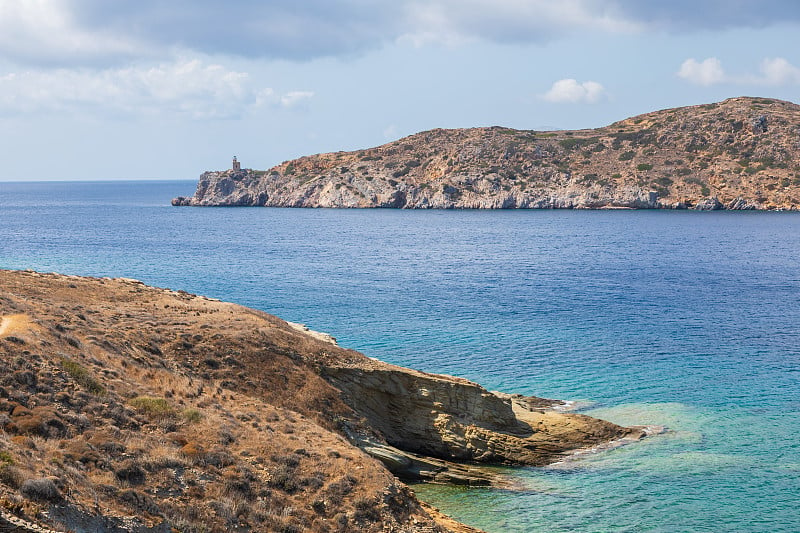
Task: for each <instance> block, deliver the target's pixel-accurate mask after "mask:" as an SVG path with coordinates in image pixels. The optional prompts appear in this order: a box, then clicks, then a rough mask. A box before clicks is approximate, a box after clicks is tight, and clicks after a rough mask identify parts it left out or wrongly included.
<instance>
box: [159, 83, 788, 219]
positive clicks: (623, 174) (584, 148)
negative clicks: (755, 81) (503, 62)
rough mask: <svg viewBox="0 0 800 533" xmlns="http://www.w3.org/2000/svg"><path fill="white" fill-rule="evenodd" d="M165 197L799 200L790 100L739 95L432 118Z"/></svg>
mask: <svg viewBox="0 0 800 533" xmlns="http://www.w3.org/2000/svg"><path fill="white" fill-rule="evenodd" d="M236 166H237V167H238V165H236ZM172 203H173V205H189V206H270V207H393V208H408V209H419V208H470V209H471V208H477V209H513V208H523V209H551V208H586V209H599V208H637V209H649V208H665V209H686V208H689V209H701V210H716V209H736V210H741V209H770V210H783V209H798V207H800V106H798V105H796V104H793V103H791V102H785V101H780V100H773V99H767V98H750V97H740V98H731V99H728V100H725V101H723V102H719V103H713V104H707V105H699V106H691V107H682V108H675V109H667V110H663V111H656V112H654V113H648V114H645V115H639V116H636V117H632V118H628V119H626V120H622V121H620V122H615V123H614V124H611V125H610V126H606V127H603V128H597V129H588V130H576V131H528V130H514V129H509V128H502V127H489V128H471V129H455V130H445V129H437V130H431V131H426V132H422V133H418V134H416V135H411V136H410V137H405V138H403V139H400V140H397V141H394V142H391V143H389V144H385V145H383V146H378V147H375V148H369V149H365V150H358V151H354V152H336V153H328V154H319V155H313V156H308V157H301V158H299V159H295V160H293V161H286V162H284V163H281V164H280V165H277V166H275V167H273V168H271V169H269V170H266V171H260V170H250V169H244V170H242V169H236V170H233V169H232V170H227V171H216V172H205V173H204V174H202V175H201V176H200V180H199V182H198V185H197V190H196V192H195V194H194V196H192V197H189V198H184V197H179V198H175V199H174V200H173V202H172Z"/></svg>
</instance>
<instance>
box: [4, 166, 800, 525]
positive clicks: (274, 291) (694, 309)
mask: <svg viewBox="0 0 800 533" xmlns="http://www.w3.org/2000/svg"><path fill="white" fill-rule="evenodd" d="M193 187H194V183H193V182H189V181H170V182H147V181H131V182H48V183H46V182H40V183H0V243H2V244H1V245H0V267H1V268H9V269H28V268H29V269H35V270H40V271H57V272H62V273H67V274H80V275H91V276H112V277H131V278H136V279H140V280H142V281H144V282H146V283H148V284H152V285H156V286H161V287H169V288H173V289H183V290H187V291H189V292H194V293H199V294H204V295H207V296H212V297H216V298H221V299H224V300H229V301H234V302H237V303H240V304H243V305H247V306H251V307H255V308H258V309H262V310H264V311H267V312H269V313H273V314H276V315H278V316H280V317H281V318H284V319H286V320H290V321H294V322H302V323H305V324H307V325H308V326H309V327H311V328H312V329H315V330H319V331H325V332H328V333H330V334H332V335H334V336H335V337H337V339H338V340H339V343H340V344H341V345H343V346H346V347H350V348H354V349H357V350H360V351H363V352H364V353H366V354H367V355H369V356H373V357H377V358H379V359H382V360H385V361H388V362H391V363H396V364H400V365H403V366H408V367H412V368H417V369H420V370H424V371H429V372H438V373H447V374H453V375H458V376H462V377H466V378H468V379H472V380H475V381H478V382H480V383H481V384H483V385H484V386H486V387H487V388H489V389H493V390H503V391H506V392H514V393H522V394H532V395H537V396H544V397H552V398H561V399H567V400H575V401H578V402H580V404H581V405H582V406H584V407H583V408H582V409H583V412H586V413H587V414H591V415H593V416H598V417H602V418H607V419H609V420H612V421H614V422H617V423H621V424H629V425H630V424H657V425H663V426H665V427H666V428H667V429H668V431H667V432H665V433H664V434H662V435H659V436H655V437H652V438H650V439H647V440H645V441H642V442H640V443H636V444H633V445H630V446H626V447H624V448H619V449H615V450H611V451H606V452H603V453H598V454H591V455H586V456H583V457H581V458H580V459H577V460H571V461H567V462H564V463H562V464H557V465H553V466H550V467H547V468H542V469H519V470H516V471H515V472H516V473H515V475H516V476H518V477H519V479H520V481H521V482H522V484H523V485H524V486H525V487H526V490H524V491H521V492H518V491H514V492H510V491H499V490H490V489H464V488H455V487H446V486H433V485H425V486H422V485H418V486H415V487H414V488H415V490H416V491H417V492H418V494H419V495H420V497H421V498H422V499H424V500H427V501H429V502H431V503H432V504H433V505H435V506H436V507H438V508H440V509H441V510H442V511H444V512H445V513H447V514H450V515H452V516H454V517H455V518H457V519H460V520H462V521H464V522H467V523H470V524H472V525H475V526H477V527H481V528H483V529H485V530H486V531H489V532H528V531H534V532H538V531H541V532H562V531H581V532H591V531H658V532H662V531H663V532H667V531H669V532H674V531H741V532H751V531H787V532H788V531H800V516H798V513H797V511H796V509H797V508H798V507H800V439H798V438H797V428H796V426H797V421H798V418H799V417H800V214H798V213H766V212H711V213H700V212H687V211H682V212H678V211H403V210H326V209H317V210H312V209H266V208H189V207H181V208H175V207H171V206H170V205H169V200H170V199H171V198H172V197H174V196H178V195H184V196H185V195H189V194H191V191H192V189H193Z"/></svg>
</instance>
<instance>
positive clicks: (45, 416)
mask: <svg viewBox="0 0 800 533" xmlns="http://www.w3.org/2000/svg"><path fill="white" fill-rule="evenodd" d="M551 404H552V402H549V401H543V400H537V399H531V398H522V397H508V396H504V395H499V394H495V393H490V392H488V391H486V390H485V389H483V388H482V387H480V386H478V385H476V384H474V383H471V382H469V381H466V380H463V379H459V378H453V377H448V376H436V375H430V374H425V373H421V372H415V371H412V370H408V369H403V368H399V367H395V366H392V365H387V364H384V363H381V362H379V361H375V360H373V359H370V358H367V357H365V356H364V355H362V354H360V353H358V352H354V351H352V350H345V349H342V348H340V347H338V346H336V345H335V344H334V343H332V342H330V340H329V339H326V338H325V337H324V336H318V335H317V336H315V335H312V334H310V333H307V332H304V331H302V329H298V328H297V327H293V326H292V325H290V324H288V323H286V322H284V321H282V320H280V319H278V318H276V317H273V316H270V315H267V314H265V313H262V312H259V311H254V310H251V309H247V308H244V307H240V306H237V305H234V304H229V303H223V302H219V301H216V300H211V299H208V298H204V297H201V296H195V295H192V294H188V293H185V292H181V291H178V292H175V291H171V290H166V289H158V288H153V287H148V286H146V285H144V284H142V283H140V282H137V281H135V280H126V279H107V278H104V279H92V278H80V277H76V276H62V275H58V274H40V273H35V272H12V271H0V426H2V429H3V432H2V433H0V529H2V528H3V527H6V528H9V527H11V526H10V525H9V524H10V523H14V522H16V523H20V524H22V526H21V527H22V529H21V530H23V531H35V530H36V529H35V527H34V525H33V524H37V523H38V524H42V525H44V526H46V527H48V528H52V529H54V530H59V531H66V530H98V529H99V530H104V531H106V530H107V531H165V532H166V531H176V530H177V531H184V532H190V531H282V532H292V531H297V532H299V531H318V532H332V531H355V530H358V531H398V532H400V531H404V532H405V531H407V532H413V531H420V532H421V531H447V530H459V531H467V530H468V528H465V527H462V526H458V525H457V524H454V523H453V522H446V521H444V520H443V519H442V518H441V517H440V516H438V515H437V514H436V513H435V511H433V510H430V509H426V508H424V507H422V506H421V505H420V503H419V502H418V501H417V500H416V498H415V497H414V495H413V493H412V492H411V491H410V490H409V489H408V487H407V486H406V485H405V484H403V483H402V482H401V481H399V480H398V478H397V477H395V475H393V473H394V474H396V475H398V476H401V477H403V478H411V479H423V480H428V481H435V482H450V483H466V484H475V483H479V484H482V483H492V482H494V480H493V478H492V477H491V476H487V475H484V474H482V473H481V472H480V469H476V468H475V467H472V466H470V464H473V463H474V462H488V463H504V464H529V465H535V464H545V463H547V462H550V461H553V460H556V459H558V458H560V457H563V455H564V454H567V453H570V451H572V450H575V449H578V448H581V447H586V446H596V445H598V444H604V443H608V442H610V441H613V440H618V439H635V438H638V437H640V436H641V435H642V431H640V430H632V429H627V428H621V427H619V426H615V425H613V424H610V423H607V422H603V421H600V420H596V419H592V418H589V417H586V416H582V415H577V414H566V413H560V412H557V411H554V410H550V409H547V408H546V407H547V406H548V405H551ZM463 461H467V463H464V462H463ZM390 470H391V471H390ZM442 524H445V525H442Z"/></svg>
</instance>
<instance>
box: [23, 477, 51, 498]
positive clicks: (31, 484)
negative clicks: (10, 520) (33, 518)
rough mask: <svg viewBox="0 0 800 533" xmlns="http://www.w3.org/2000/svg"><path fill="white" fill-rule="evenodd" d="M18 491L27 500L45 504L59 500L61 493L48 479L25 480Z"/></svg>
mask: <svg viewBox="0 0 800 533" xmlns="http://www.w3.org/2000/svg"><path fill="white" fill-rule="evenodd" d="M19 491H20V493H21V494H22V495H23V496H25V497H26V498H28V499H29V500H37V501H45V502H53V501H59V500H61V492H59V490H58V487H57V486H56V484H55V482H54V481H53V480H52V479H50V478H37V479H27V480H25V481H23V482H22V485H21V486H20V488H19Z"/></svg>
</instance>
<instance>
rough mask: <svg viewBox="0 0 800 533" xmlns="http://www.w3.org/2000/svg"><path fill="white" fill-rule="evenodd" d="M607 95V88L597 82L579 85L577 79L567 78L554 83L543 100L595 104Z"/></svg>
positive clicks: (586, 82) (543, 96)
mask: <svg viewBox="0 0 800 533" xmlns="http://www.w3.org/2000/svg"><path fill="white" fill-rule="evenodd" d="M605 95H606V90H605V88H604V87H603V86H602V85H601V84H599V83H597V82H596V81H585V82H583V83H579V82H578V81H577V80H575V79H572V78H567V79H564V80H558V81H557V82H555V83H553V86H552V87H551V88H550V90H549V91H547V92H546V93H545V94H543V95H542V98H544V99H545V100H547V101H549V102H556V103H571V104H577V103H586V104H594V103H596V102H598V101H600V99H601V98H603V97H604V96H605Z"/></svg>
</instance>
